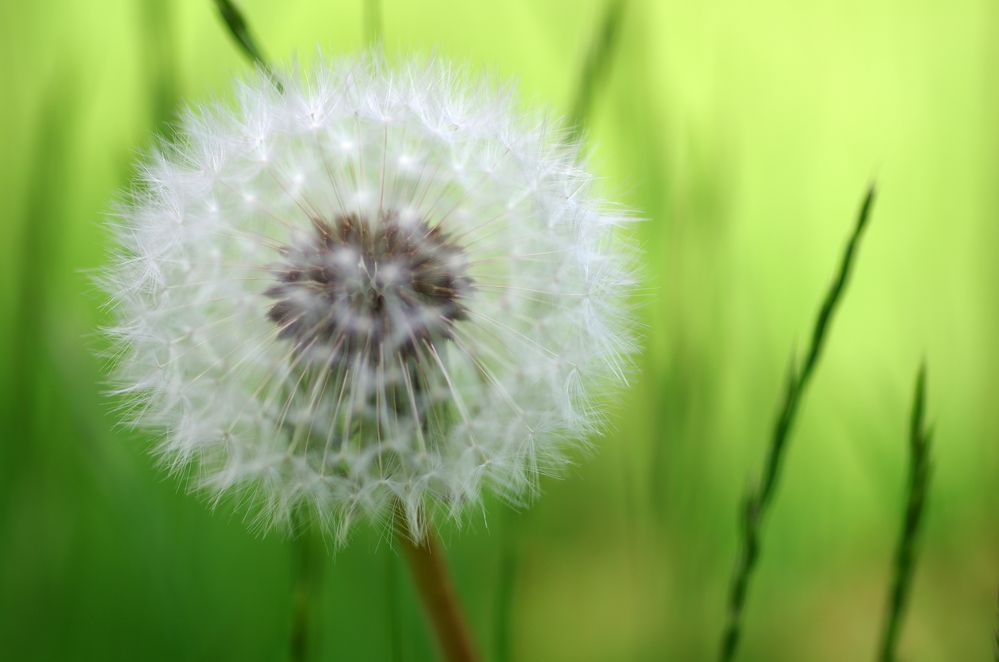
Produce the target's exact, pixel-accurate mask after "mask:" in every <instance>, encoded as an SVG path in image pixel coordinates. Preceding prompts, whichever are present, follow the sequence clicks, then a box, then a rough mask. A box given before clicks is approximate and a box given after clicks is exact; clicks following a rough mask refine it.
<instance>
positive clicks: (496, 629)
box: [493, 0, 627, 662]
mask: <svg viewBox="0 0 999 662" xmlns="http://www.w3.org/2000/svg"><path fill="white" fill-rule="evenodd" d="M626 4H627V0H608V2H607V6H606V8H605V9H604V14H603V18H602V20H601V22H600V25H599V27H598V29H597V33H596V35H595V37H594V38H593V41H592V42H591V44H590V47H589V50H588V51H587V56H586V60H585V61H584V63H583V67H582V70H581V73H580V79H579V83H578V85H577V87H576V94H575V97H574V98H573V102H572V110H571V112H570V115H569V125H568V126H569V132H568V134H567V136H566V142H567V143H574V142H576V141H578V140H579V139H580V138H581V137H582V135H583V130H584V129H585V128H586V123H587V121H588V120H589V117H590V112H591V109H592V107H593V99H594V97H595V96H596V94H597V92H598V91H599V90H600V88H601V86H602V85H603V83H604V82H605V81H606V78H607V74H608V72H609V70H610V65H611V62H612V60H613V55H614V50H615V48H616V46H617V41H618V34H619V32H620V27H621V20H622V18H623V16H624V9H625V5H626ZM626 482H627V481H626ZM505 513H506V516H505V519H506V521H505V523H504V526H503V537H504V541H503V545H502V551H501V552H500V560H499V573H498V586H497V590H496V608H495V612H494V614H495V616H494V624H493V646H494V651H493V652H494V655H495V660H496V662H508V660H510V649H511V641H512V629H513V600H514V596H515V595H516V583H517V575H518V574H519V570H520V549H519V545H518V544H517V541H516V537H517V531H516V529H517V526H516V524H515V521H514V516H513V515H514V513H513V511H511V510H510V509H509V508H507V509H506V510H505Z"/></svg>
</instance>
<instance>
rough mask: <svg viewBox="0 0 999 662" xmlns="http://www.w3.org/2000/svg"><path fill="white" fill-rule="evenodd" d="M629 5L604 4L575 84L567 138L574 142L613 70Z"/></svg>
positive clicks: (614, 0)
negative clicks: (600, 18)
mask: <svg viewBox="0 0 999 662" xmlns="http://www.w3.org/2000/svg"><path fill="white" fill-rule="evenodd" d="M626 5H627V0H608V2H607V5H606V7H605V8H604V15H603V19H602V20H601V21H600V26H599V27H598V29H597V33H596V36H595V37H594V38H593V41H592V42H590V48H589V51H588V52H587V55H586V60H585V61H584V62H583V68H582V71H581V72H580V77H579V84H578V85H577V86H576V96H575V97H574V100H573V103H572V111H571V113H570V115H569V136H568V139H567V142H575V141H577V140H579V138H580V137H581V136H582V134H583V130H584V129H585V127H586V121H587V119H588V118H589V115H590V111H591V109H592V107H593V100H594V98H595V97H596V94H597V91H598V90H599V89H600V86H601V85H603V83H604V81H605V80H606V78H607V74H608V72H609V71H610V64H611V60H612V59H613V55H614V50H615V49H616V47H617V42H618V34H619V33H620V31H621V20H622V18H623V17H624V9H625V6H626Z"/></svg>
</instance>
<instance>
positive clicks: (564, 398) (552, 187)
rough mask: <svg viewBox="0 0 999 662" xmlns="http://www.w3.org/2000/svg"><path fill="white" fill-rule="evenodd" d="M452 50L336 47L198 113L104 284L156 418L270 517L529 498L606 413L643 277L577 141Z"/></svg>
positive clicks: (170, 449) (334, 527) (414, 523)
mask: <svg viewBox="0 0 999 662" xmlns="http://www.w3.org/2000/svg"><path fill="white" fill-rule="evenodd" d="M562 138H563V132H561V131H560V130H559V129H558V128H557V126H555V125H552V124H551V123H549V122H547V121H546V120H544V119H543V118H540V117H530V116H525V115H524V114H522V113H519V112H517V111H516V110H515V109H514V108H513V107H512V104H511V101H510V96H509V93H506V94H504V93H500V92H498V91H496V89H495V88H494V87H492V86H491V85H489V84H488V83H484V82H476V81H474V80H471V79H470V78H469V77H468V76H467V75H465V74H462V73H460V72H456V71H455V70H453V69H451V68H449V67H448V66H447V65H446V64H444V63H441V62H439V61H430V62H424V61H420V62H410V63H403V64H400V65H398V66H389V65H387V64H386V63H385V62H384V61H383V60H381V59H380V58H378V57H373V56H366V57H361V58H354V59H343V60H338V61H334V62H329V61H324V60H323V59H322V58H321V57H320V58H319V62H318V63H317V65H316V66H314V67H313V68H312V69H311V70H309V71H308V72H306V73H293V74H288V75H286V76H283V77H282V89H281V90H280V91H279V90H278V89H276V88H275V86H274V85H273V84H272V83H271V82H270V81H269V79H268V78H267V77H266V76H263V75H258V76H256V77H254V78H253V79H252V80H250V81H249V82H247V83H244V84H242V85H240V86H239V88H238V107H237V108H236V110H234V111H233V110H230V109H227V108H226V107H225V106H223V105H217V106H213V107H210V108H206V109H201V110H199V111H198V112H196V113H195V112H192V113H188V114H187V115H186V117H185V119H184V121H183V123H182V126H181V127H180V130H179V132H178V137H177V140H175V142H174V143H173V144H169V145H164V146H163V147H162V148H161V149H160V151H159V152H157V153H156V154H154V155H153V156H152V157H150V158H149V159H148V160H147V161H146V163H145V166H144V168H143V170H142V174H141V182H140V184H139V186H138V187H137V188H138V192H137V193H136V194H134V195H133V196H132V197H131V199H130V200H129V201H128V202H126V203H125V204H123V205H122V208H121V210H120V214H119V216H120V220H119V222H118V223H116V224H115V226H114V231H115V234H116V238H117V241H118V244H119V250H118V252H117V254H116V256H115V258H114V260H113V263H112V265H111V267H110V268H109V269H108V271H107V273H106V274H105V275H104V278H103V279H102V281H103V285H104V287H105V289H106V291H107V292H108V293H109V294H110V297H111V300H112V305H113V307H114V310H115V314H116V320H117V322H116V324H115V326H114V327H113V328H112V329H111V333H112V335H113V336H114V338H115V339H116V340H117V341H118V347H119V352H118V354H117V362H116V377H117V379H118V382H119V384H120V390H121V392H122V393H124V394H126V395H127V396H129V397H130V403H131V404H132V405H134V408H133V411H134V412H135V423H136V424H138V425H142V426H147V427H152V428H154V429H157V430H159V431H161V432H162V438H161V441H160V444H159V449H158V450H159V453H160V455H161V456H162V458H163V460H164V462H165V463H167V465H168V466H169V467H170V468H172V469H174V470H181V469H185V468H187V467H191V468H193V469H194V474H193V475H194V476H196V481H197V485H199V486H202V487H204V488H207V489H208V490H210V491H211V493H213V494H214V495H216V496H218V497H224V496H226V495H236V496H237V498H240V499H243V500H245V501H246V502H247V503H248V504H250V508H251V509H250V511H249V512H251V513H252V514H253V515H255V516H256V520H255V521H256V522H257V523H259V524H260V525H262V526H265V527H266V526H270V525H284V524H287V523H288V522H289V520H290V517H291V514H292V513H293V512H294V511H295V510H296V509H298V508H303V507H304V508H306V509H309V510H311V511H313V512H314V513H315V514H317V515H318V516H319V518H320V520H321V521H322V522H323V523H324V524H325V525H326V526H327V527H328V529H329V530H330V531H332V532H334V533H336V535H337V538H338V539H339V540H342V539H343V537H344V536H345V535H346V533H347V532H348V531H349V529H350V526H351V524H352V523H353V522H355V521H356V520H358V519H359V518H364V517H366V518H369V519H376V518H384V517H386V516H389V515H390V514H391V513H392V512H393V511H394V510H395V509H396V508H400V509H401V511H402V512H403V513H405V516H406V517H407V518H408V520H409V526H410V528H411V529H412V530H413V531H415V532H417V535H419V532H420V531H421V529H420V526H421V522H422V521H423V517H424V513H427V512H444V513H447V514H450V515H454V516H456V515H458V514H459V513H460V512H461V511H462V510H463V508H464V507H465V506H466V505H468V504H469V503H474V502H475V501H476V500H477V499H478V497H479V496H480V494H481V491H482V489H483V487H486V486H488V487H491V488H492V489H495V490H497V491H498V492H499V493H500V494H501V495H502V496H504V497H506V498H508V499H510V500H512V501H516V502H521V501H523V500H524V498H525V497H526V496H527V495H529V494H530V493H531V492H532V491H533V489H534V487H535V485H536V480H537V477H538V475H539V474H540V473H557V471H558V469H559V468H560V467H561V466H563V465H564V464H565V462H566V455H565V451H566V450H567V449H568V448H569V447H571V446H578V445H581V444H584V443H585V439H586V438H587V437H588V436H589V435H591V434H592V433H593V432H594V431H595V430H596V429H598V427H599V422H600V417H599V407H598V406H597V399H596V398H595V397H594V395H595V391H599V390H602V389H603V388H605V387H607V386H609V385H613V383H614V382H615V381H618V380H619V379H620V378H622V374H621V373H622V363H623V362H624V359H625V357H626V355H627V353H628V351H629V342H630V338H629V334H628V333H627V329H628V323H627V319H628V314H627V310H626V300H627V297H628V294H629V292H630V287H631V284H632V278H631V277H630V274H629V269H628V264H627V259H626V258H627V256H628V252H627V251H626V250H625V249H624V247H623V244H622V242H621V241H620V239H619V238H618V237H615V236H614V235H615V233H614V228H615V226H617V225H619V224H620V223H621V222H623V221H625V220H627V214H625V213H623V212H621V211H620V210H614V209H612V208H611V207H610V206H609V205H607V204H606V203H605V202H604V201H602V200H601V199H599V198H598V197H597V196H596V194H595V193H594V192H593V190H592V189H593V186H594V177H593V176H592V175H591V174H589V173H588V172H587V171H586V170H585V169H584V168H583V166H582V165H581V163H580V159H579V156H578V150H577V148H576V147H575V146H572V145H568V146H567V145H565V144H563V143H562Z"/></svg>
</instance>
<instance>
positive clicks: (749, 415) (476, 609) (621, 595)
mask: <svg viewBox="0 0 999 662" xmlns="http://www.w3.org/2000/svg"><path fill="white" fill-rule="evenodd" d="M603 6H604V5H603V2H602V1H595V0H588V1H585V2H582V1H580V0H544V1H541V0H516V1H509V2H490V3H486V2H463V3H458V2H449V1H447V0H434V1H421V2H415V1H411V0H385V2H384V4H383V12H382V13H383V17H384V32H385V40H386V48H387V51H388V52H389V54H390V55H399V54H405V53H409V52H412V51H418V52H422V53H426V52H430V51H435V52H438V53H440V54H442V55H445V56H448V57H450V58H453V59H456V60H462V61H467V62H471V63H473V64H474V65H477V66H482V67H485V68H487V69H489V70H491V71H494V72H497V73H499V74H502V75H503V76H508V77H514V78H516V79H518V80H519V82H520V94H521V96H522V98H523V100H524V102H525V103H528V104H537V103H540V104H544V105H547V106H549V107H551V108H553V109H556V110H557V111H559V112H566V113H568V111H569V109H570V107H571V105H572V99H573V97H574V95H575V89H576V87H577V84H578V80H579V72H580V69H581V66H582V65H581V63H582V61H583V59H584V57H585V54H586V52H587V50H588V44H589V42H590V41H591V39H592V37H593V35H594V33H595V31H596V29H597V26H598V24H599V22H600V20H601V16H602V15H603V11H604V9H603ZM242 7H243V8H244V10H245V12H246V14H247V17H248V18H249V19H250V21H251V23H252V25H253V28H254V30H255V32H256V33H257V36H258V38H259V40H260V41H261V43H262V44H263V46H264V49H265V51H266V52H267V53H268V54H269V55H270V56H271V57H272V58H273V59H275V60H277V61H287V60H288V59H289V58H290V57H291V56H292V55H293V54H295V53H299V54H301V55H302V56H303V57H305V58H308V57H310V56H311V54H312V53H313V51H314V48H315V45H316V44H319V45H321V46H322V47H323V48H324V49H325V50H326V51H327V52H329V53H351V52H354V51H356V50H357V49H358V48H361V47H362V46H363V43H364V30H363V27H362V26H363V24H364V20H363V12H362V8H361V4H360V3H359V2H347V1H341V2H318V1H310V0H288V1H286V2H281V3H276V2H265V1H264V0H245V2H243V3H242ZM619 37H620V39H619V41H618V48H617V50H616V52H615V53H614V55H613V60H612V62H611V65H610V68H609V70H608V76H607V78H606V82H605V84H604V85H602V86H601V87H600V88H599V89H597V91H596V96H595V97H594V103H593V108H592V115H591V118H592V122H591V126H590V128H591V131H590V140H591V143H592V146H593V150H594V160H593V166H594V168H595V169H596V170H597V171H598V172H599V174H601V175H602V176H603V177H604V178H605V180H606V184H605V186H606V191H607V193H608V195H610V196H612V197H615V198H618V199H621V200H622V201H623V202H625V203H626V204H628V205H629V206H631V207H632V208H634V209H636V210H638V212H639V213H640V214H641V215H642V216H644V217H646V218H647V219H648V220H647V221H646V222H644V223H642V224H641V225H640V226H638V227H637V228H636V230H635V232H636V234H637V235H638V239H639V241H640V242H641V245H642V246H643V250H644V269H645V277H646V280H647V287H648V294H646V295H644V296H643V297H641V298H640V299H639V310H640V316H641V318H642V321H643V322H644V324H645V330H644V336H645V340H644V351H643V352H642V354H641V355H640V356H639V357H638V361H637V363H638V370H637V371H636V374H635V377H634V380H633V382H632V384H631V386H630V387H629V388H628V390H627V392H626V393H625V394H624V396H623V397H622V398H621V400H620V402H619V403H618V404H617V405H616V407H615V410H614V416H613V426H612V429H611V431H610V432H609V433H608V434H607V435H606V436H605V437H603V438H602V439H599V440H597V445H596V450H595V452H594V453H593V455H592V456H590V457H587V458H580V462H579V463H578V465H577V466H576V467H575V468H573V469H572V470H571V471H570V472H569V475H568V476H567V477H566V478H565V479H564V480H546V481H544V483H543V489H544V493H545V494H544V496H543V497H542V498H541V499H540V500H539V501H538V502H537V503H536V504H535V505H534V506H533V507H531V508H530V509H528V510H526V511H525V512H522V513H519V514H517V513H510V512H509V511H508V509H507V508H505V507H504V506H502V505H501V504H499V503H495V502H490V503H487V504H486V508H485V513H484V517H480V516H479V515H478V514H477V513H473V514H471V515H470V516H469V518H468V520H467V522H466V523H465V525H464V526H463V527H461V528H451V529H446V530H444V531H443V532H442V535H443V537H444V538H445V541H446V544H447V546H448V549H449V553H450V554H451V558H452V564H453V568H454V572H455V574H456V578H457V582H458V588H459V590H460V593H461V595H462V598H463V600H464V602H465V604H466V605H467V608H468V611H469V615H470V619H471V621H472V625H473V627H474V630H475V633H476V636H477V638H478V640H479V642H480V644H481V646H482V648H483V649H484V650H485V651H486V652H487V653H488V654H489V656H490V657H493V658H495V656H494V655H493V652H494V651H496V650H497V649H498V643H497V636H496V632H497V627H498V623H502V621H503V618H504V617H503V616H502V615H500V614H497V609H496V605H497V603H498V601H499V596H500V595H501V592H502V590H504V588H506V589H508V590H510V593H509V596H510V600H511V603H510V604H511V608H510V610H509V613H508V614H507V615H506V616H507V617H508V618H509V627H510V640H509V645H510V649H509V657H510V658H511V659H514V660H538V661H541V660H701V659H712V658H713V657H714V656H715V654H716V652H717V647H718V639H719V636H720V633H721V628H722V625H723V622H724V615H725V609H724V608H725V599H726V590H727V589H726V587H727V583H728V577H729V574H730V570H731V568H732V565H733V562H734V558H735V553H736V538H735V532H736V521H737V520H736V511H737V507H738V505H737V504H738V502H739V499H740V497H741V496H742V494H743V492H744V490H745V488H746V487H747V485H748V484H749V481H750V480H751V479H752V477H753V476H756V475H758V473H759V468H760V464H761V462H762V459H763V455H764V451H765V448H766V443H767V437H768V433H769V430H770V425H771V422H772V418H773V415H774V411H775V408H776V404H777V399H778V395H779V394H780V392H781V386H782V383H783V382H782V379H783V375H784V371H785V368H786V365H787V362H788V359H789V356H790V353H791V351H792V349H793V348H797V349H798V351H799V352H800V351H802V350H803V349H804V345H805V344H806V342H807V340H808V334H809V333H810V331H811V324H812V319H813V317H814V314H815V312H816V309H817V307H818V304H819V301H820V299H821V296H822V294H823V292H824V291H825V288H826V286H827V284H828V282H829V280H830V279H831V277H832V274H833V271H834V269H835V266H836V264H837V261H838V259H839V254H840V252H841V249H842V245H843V242H844V241H845V239H846V237H847V235H848V232H849V230H850V227H851V225H852V223H853V219H854V214H855V212H856V209H857V207H858V205H859V203H860V200H861V197H862V194H863V190H864V188H865V186H866V184H867V183H868V182H869V181H870V180H871V179H872V178H876V179H877V182H878V186H879V198H878V200H877V202H876V205H875V209H874V213H873V217H872V221H871V226H870V228H869V233H868V235H867V237H866V238H865V243H864V245H863V246H862V249H861V254H860V256H859V262H858V264H857V269H856V271H855V274H854V276H855V277H854V279H853V280H852V282H851V284H850V288H849V290H848V292H847V296H846V299H845V302H844V304H843V306H842V308H841V309H840V314H839V316H838V317H837V319H836V320H835V322H834V326H833V329H832V333H831V338H830V341H829V344H828V346H827V352H826V354H825V356H824V358H823V363H822V364H821V365H820V366H819V370H818V373H817V376H816V379H815V381H814V383H813V384H812V389H811V390H810V391H809V393H808V394H807V396H806V399H805V403H804V407H803V410H802V412H801V419H800V420H799V425H798V427H797V429H796V432H795V434H794V438H793V439H792V444H791V448H790V452H789V454H788V457H787V460H786V467H785V472H784V476H783V483H782V485H781V487H780V490H779V493H778V495H777V501H776V507H775V509H774V510H773V512H772V517H771V518H770V519H769V520H768V521H767V523H766V530H765V539H764V552H763V559H762V563H761V566H760V568H759V572H758V574H757V576H756V579H755V583H754V592H753V594H752V595H751V597H750V602H749V607H748V612H747V619H746V635H745V641H744V648H743V651H742V653H743V655H742V659H746V660H768V661H769V660H773V661H780V660H788V661H792V660H793V661H799V660H837V661H840V660H863V659H871V658H873V656H874V651H875V648H876V641H877V638H878V633H879V631H880V628H881V625H882V620H883V610H884V602H885V597H886V592H887V585H888V576H889V569H890V567H891V558H892V554H893V549H894V545H895V539H896V536H897V534H898V529H899V526H900V513H901V508H902V499H903V490H904V485H905V471H906V462H907V456H906V450H907V448H906V434H907V430H906V426H907V417H908V411H909V407H910V397H911V389H912V384H913V380H914V377H915V373H916V369H917V366H918V364H919V362H920V360H922V359H923V358H924V357H925V359H926V360H927V362H928V365H929V410H930V414H929V415H930V419H931V420H932V421H933V422H934V424H935V425H934V428H935V440H934V441H935V446H934V449H933V453H934V474H933V482H932V486H931V495H930V502H929V507H928V512H927V521H926V529H925V530H924V531H923V534H924V535H923V537H922V539H921V551H922V556H921V558H920V563H919V566H918V569H917V574H916V578H915V584H914V590H913V594H912V602H911V609H910V610H909V613H908V618H907V621H906V623H905V626H904V631H903V635H902V642H901V653H902V654H903V656H904V658H905V659H907V660H948V661H949V660H984V659H990V655H991V649H992V641H993V632H994V630H995V627H996V624H997V622H999V617H997V614H996V611H997V609H996V604H995V602H996V600H995V598H996V589H997V586H999V527H997V524H999V522H997V512H999V483H997V478H999V476H997V469H999V443H997V442H999V405H997V403H996V398H997V388H999V352H997V349H999V346H997V342H996V338H997V334H999V309H997V303H999V300H997V293H999V288H997V284H999V263H997V259H996V255H997V248H999V224H997V218H999V122H997V119H999V68H997V66H996V64H997V63H999V5H996V4H995V3H994V2H992V1H991V0H951V1H949V2H940V1H933V0H916V1H915V2H911V1H910V2H901V1H900V0H865V1H860V0H839V1H837V2H832V1H829V0H821V1H819V2H805V3H802V2H792V1H790V0H758V1H756V2H751V3H746V2H738V1H736V0H712V1H709V2H677V1H674V0H662V1H660V0H645V1H639V0H635V1H632V2H630V3H629V4H628V6H627V9H626V11H625V14H624V20H623V23H622V25H621V31H620V35H619ZM0 62H2V63H3V65H2V66H0V89H2V90H4V94H3V95H2V99H3V102H2V103H0V145H2V153H3V158H2V159H0V223H2V230H3V236H4V241H2V242H0V310H2V315H3V318H2V319H3V324H2V328H0V347H2V349H0V361H2V363H0V365H2V372H0V375H2V384H0V388H2V392H0V403H2V405H3V420H2V421H0V430H2V433H0V438H2V443H0V657H2V658H3V659H6V660H18V661H19V660H90V659H94V660H278V659H282V656H284V655H285V654H286V653H285V651H286V649H287V637H288V632H289V628H290V613H291V587H292V581H293V567H294V564H293V556H294V554H293V549H292V545H291V544H290V543H289V541H287V540H285V539H282V538H281V537H280V536H269V537H266V538H259V537H255V536H254V535H252V534H251V533H248V532H247V530H246V528H245V527H244V525H243V523H242V521H241V519H240V516H239V514H238V513H232V512H229V511H225V510H221V511H217V512H215V513H211V512H209V510H208V509H207V508H206V507H205V505H204V503H203V502H202V500H201V499H199V498H198V497H195V496H190V495H186V494H184V493H183V492H182V490H181V488H179V487H178V485H177V484H176V482H175V481H173V480H171V479H169V478H167V477H165V476H164V474H163V473H162V472H160V471H159V470H158V469H156V468H155V466H154V463H153V460H152V459H151V458H150V456H149V455H148V453H147V451H148V449H149V446H150V443H151V439H150V438H149V437H144V436H143V435H141V434H139V433H135V432H131V431H128V430H124V429H120V428H116V427H115V420H114V415H113V414H112V413H111V411H110V409H111V407H112V405H113V404H114V403H113V402H110V401H109V400H108V399H107V398H105V397H104V396H103V395H102V394H101V391H102V388H103V384H102V379H103V378H102V369H103V368H102V366H101V363H100V361H99V360H98V359H97V358H95V356H94V352H93V350H94V349H98V350H99V349H101V348H102V347H104V346H105V343H104V341H103V340H102V339H101V337H100V335H99V333H98V332H97V328H98V327H99V325H100V324H101V322H102V321H104V320H105V314H104V313H103V312H102V311H101V308H100V304H101V302H102V298H101V295H100V294H99V293H97V292H96V291H95V289H94V287H93V286H92V285H91V284H90V283H89V280H88V278H89V273H88V272H90V271H91V270H93V269H95V268H98V267H99V266H100V265H101V263H102V261H103V259H104V255H105V251H106V248H107V244H108V232H107V230H106V228H105V227H104V225H103V214H105V212H106V211H107V210H108V208H109V203H110V201H111V200H112V198H113V196H114V195H115V194H116V191H119V190H120V189H121V188H122V187H123V186H126V185H127V182H128V181H129V178H130V176H131V173H132V170H131V168H132V163H133V160H134V158H135V157H136V156H137V155H139V154H141V152H142V150H144V149H146V148H148V147H149V145H150V144H151V141H152V139H153V135H154V133H155V132H156V131H157V130H159V129H161V128H162V126H163V122H165V121H169V120H171V119H172V118H174V117H175V113H176V110H177V108H178V104H179V103H181V99H187V100H191V101H195V102H197V101H203V100H207V99H210V98H212V97H216V96H221V97H223V98H226V97H227V95H229V92H230V89H231V88H230V84H229V81H230V79H232V78H233V77H234V76H236V75H239V74H241V73H244V72H245V71H246V70H247V65H246V63H245V61H244V60H243V59H242V57H241V56H240V54H239V53H238V52H237V51H236V50H235V48H234V47H233V46H232V44H231V43H230V40H229V37H228V35H227V33H226V32H225V31H224V28H223V27H222V25H221V23H220V21H219V20H218V18H217V16H216V13H215V11H214V9H213V7H212V6H211V4H210V3H209V2H208V0H177V1H176V2H167V1H165V0H161V1H156V0H100V1H97V0H94V1H92V2H72V1H70V0H52V1H51V2H44V3H29V2H14V1H13V0H5V1H4V2H3V3H2V4H0ZM511 560H512V561H513V562H511ZM509 578H512V580H513V581H512V584H511V583H509V582H508V581H507V579H509ZM319 590H320V596H319V599H318V602H319V606H318V609H319V611H318V616H317V618H318V619H319V623H318V627H317V629H316V631H314V633H313V634H314V640H313V645H314V652H315V654H316V655H315V659H317V660H318V659H324V660H334V659H336V660H376V659H393V660H403V661H406V662H413V661H417V660H427V659H432V657H433V652H432V651H433V649H432V646H431V642H430V641H429V639H428V637H427V635H426V634H425V631H424V627H423V622H422V616H421V614H420V611H419V609H418V605H417V602H416V599H415V597H414V595H413V593H412V591H411V589H410V587H409V583H408V578H407V577H406V575H405V569H404V568H403V567H402V566H401V564H400V562H399V560H398V558H397V557H396V555H395V553H394V552H393V550H392V549H391V547H390V545H389V543H388V541H387V540H386V539H385V537H384V535H383V534H382V533H381V532H379V531H376V530H371V529H365V530H361V531H360V532H359V533H358V535H356V536H355V538H354V540H353V541H352V543H351V544H350V545H349V546H348V547H347V548H346V549H344V550H343V551H341V552H339V553H338V554H336V555H335V557H332V558H331V559H330V560H329V561H328V562H327V563H326V564H325V568H324V576H323V582H322V586H321V588H320V589H319ZM499 648H501V646H500V647H499Z"/></svg>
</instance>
